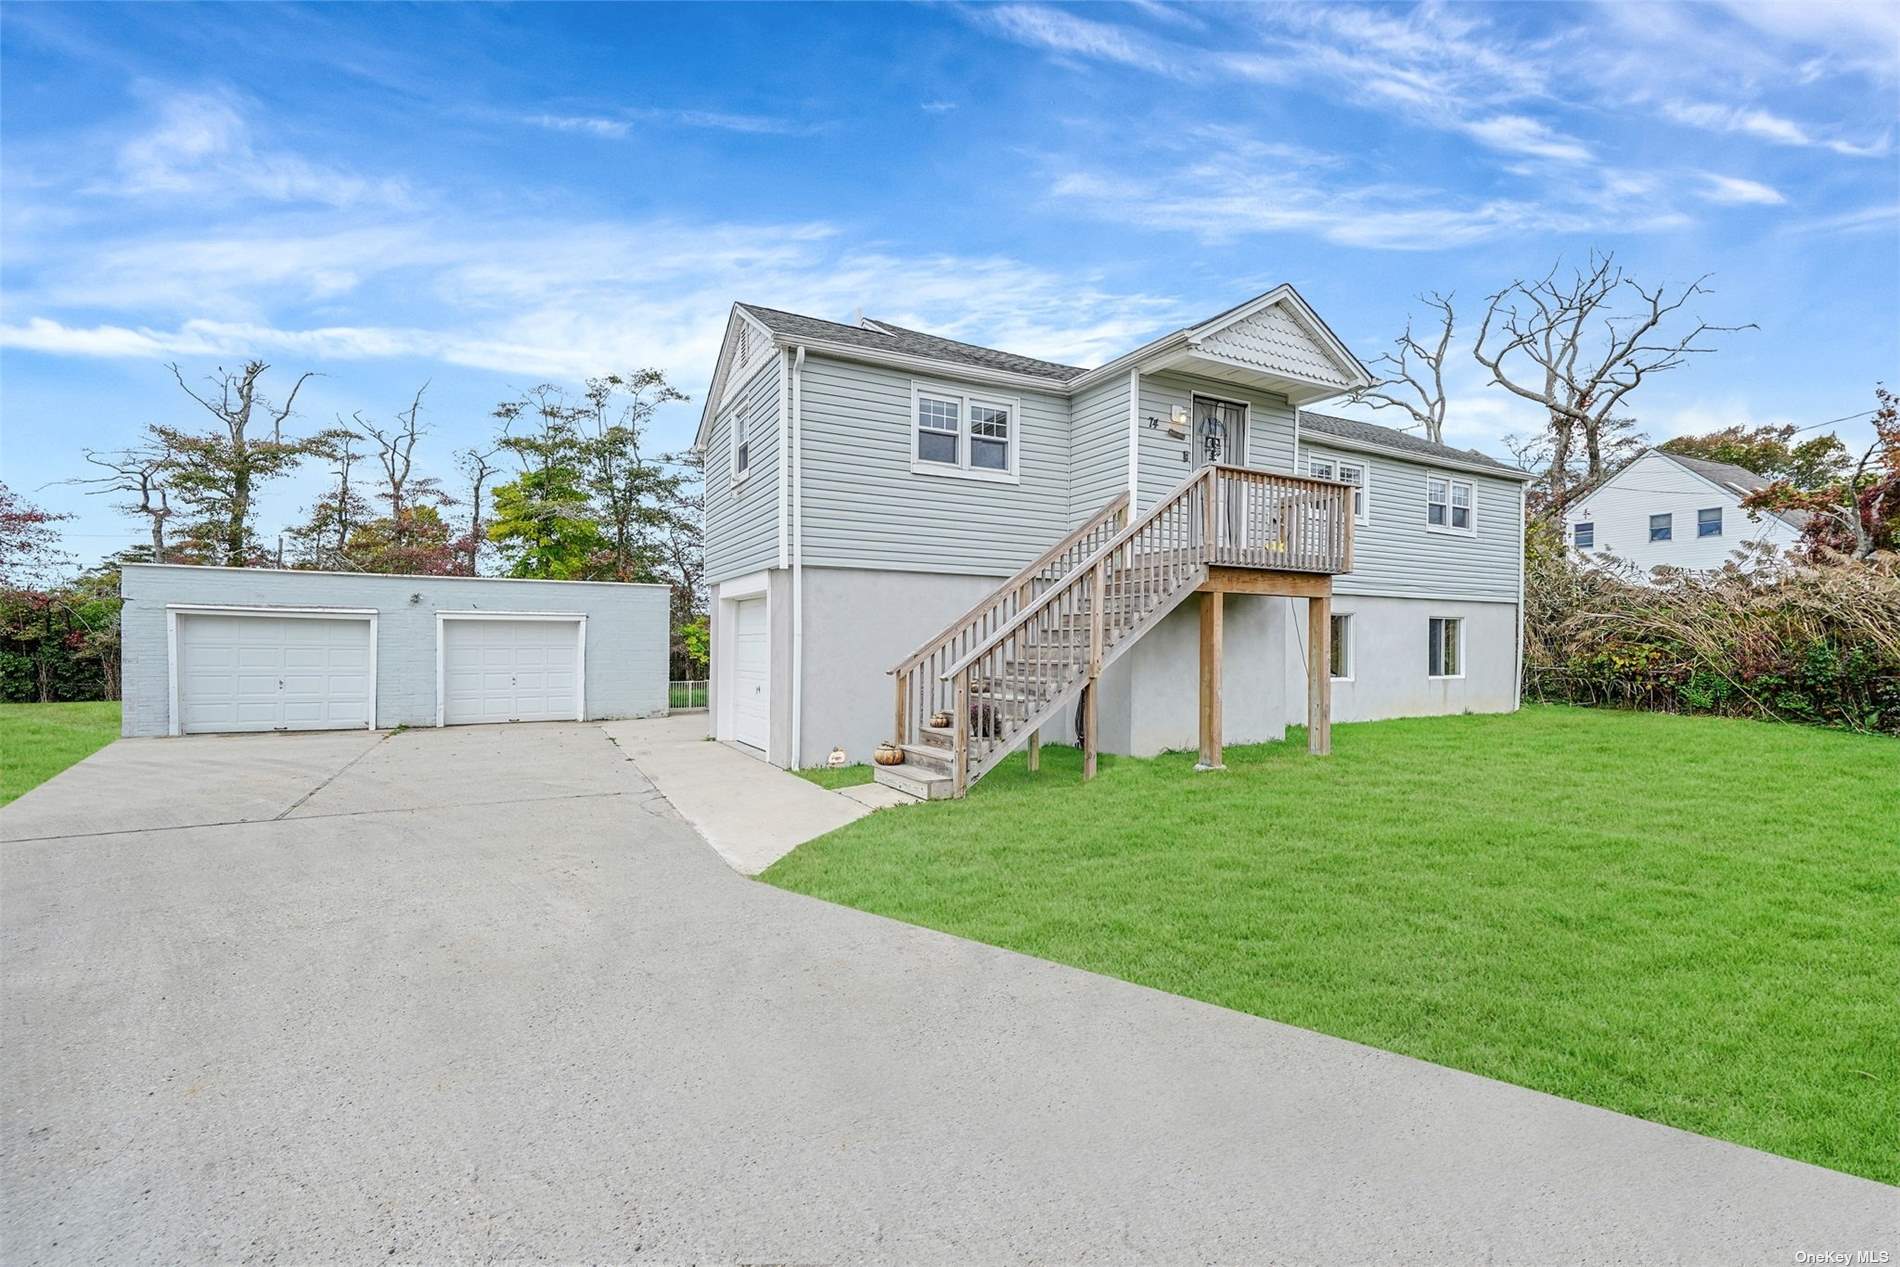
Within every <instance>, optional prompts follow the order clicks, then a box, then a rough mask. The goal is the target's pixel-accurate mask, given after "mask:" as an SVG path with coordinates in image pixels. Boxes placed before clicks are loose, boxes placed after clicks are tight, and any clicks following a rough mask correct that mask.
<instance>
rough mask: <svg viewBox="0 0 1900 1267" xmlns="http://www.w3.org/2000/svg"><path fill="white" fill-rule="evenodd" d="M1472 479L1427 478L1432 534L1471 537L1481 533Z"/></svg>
mask: <svg viewBox="0 0 1900 1267" xmlns="http://www.w3.org/2000/svg"><path fill="white" fill-rule="evenodd" d="M1473 503H1474V498H1473V492H1472V484H1471V481H1470V480H1457V479H1453V478H1451V477H1450V476H1449V475H1427V476H1426V477H1425V527H1426V529H1427V530H1428V531H1431V532H1458V533H1463V534H1464V535H1466V536H1471V535H1473V534H1474V533H1476V532H1477V530H1478V519H1477V515H1476V513H1475V511H1474V510H1473Z"/></svg>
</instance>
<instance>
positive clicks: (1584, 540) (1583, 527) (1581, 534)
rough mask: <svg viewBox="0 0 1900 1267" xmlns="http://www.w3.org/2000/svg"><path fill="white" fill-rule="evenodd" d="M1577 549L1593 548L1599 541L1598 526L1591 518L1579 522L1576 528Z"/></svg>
mask: <svg viewBox="0 0 1900 1267" xmlns="http://www.w3.org/2000/svg"><path fill="white" fill-rule="evenodd" d="M1575 534H1576V538H1577V549H1579V550H1589V549H1593V548H1594V547H1595V546H1596V543H1597V526H1596V525H1595V524H1594V523H1591V522H1590V521H1589V520H1583V521H1581V522H1579V523H1578V524H1577V526H1576V529H1575Z"/></svg>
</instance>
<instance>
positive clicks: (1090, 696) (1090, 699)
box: [1082, 678, 1101, 783]
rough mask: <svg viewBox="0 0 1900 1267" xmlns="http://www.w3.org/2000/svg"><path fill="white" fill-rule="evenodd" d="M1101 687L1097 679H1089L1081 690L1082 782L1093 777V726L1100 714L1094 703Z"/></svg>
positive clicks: (1099, 709)
mask: <svg viewBox="0 0 1900 1267" xmlns="http://www.w3.org/2000/svg"><path fill="white" fill-rule="evenodd" d="M1100 685H1101V681H1100V679H1099V678H1090V679H1089V684H1088V685H1087V686H1086V687H1084V688H1083V689H1082V781H1083V782H1085V783H1086V782H1087V781H1088V780H1090V779H1092V778H1094V777H1095V726H1096V718H1097V715H1098V714H1099V713H1100V712H1101V708H1100V706H1099V705H1098V704H1097V703H1096V699H1095V697H1096V695H1098V694H1099V692H1098V691H1097V690H1096V687H1098V686H1100Z"/></svg>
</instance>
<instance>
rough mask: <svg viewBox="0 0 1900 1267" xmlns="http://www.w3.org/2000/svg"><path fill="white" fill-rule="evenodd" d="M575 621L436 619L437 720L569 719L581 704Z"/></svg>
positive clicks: (451, 723) (463, 722)
mask: <svg viewBox="0 0 1900 1267" xmlns="http://www.w3.org/2000/svg"><path fill="white" fill-rule="evenodd" d="M580 638H581V622H580V621H578V620H508V619H502V618H493V619H481V620H445V621H443V622H442V722H443V724H444V725H448V726H468V725H474V724H477V723H481V722H504V721H574V720H575V719H576V718H578V717H579V716H580V712H581V695H580V689H581V665H580V645H581V642H580Z"/></svg>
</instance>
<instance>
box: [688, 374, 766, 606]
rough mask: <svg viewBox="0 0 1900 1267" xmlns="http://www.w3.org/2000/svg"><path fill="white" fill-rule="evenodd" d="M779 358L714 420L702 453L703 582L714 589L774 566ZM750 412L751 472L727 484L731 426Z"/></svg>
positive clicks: (727, 403)
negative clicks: (745, 411) (738, 415)
mask: <svg viewBox="0 0 1900 1267" xmlns="http://www.w3.org/2000/svg"><path fill="white" fill-rule="evenodd" d="M779 377H780V375H779V358H777V357H772V358H771V359H770V360H769V361H768V363H767V364H766V366H765V368H763V369H761V370H759V371H758V372H757V373H755V374H754V375H753V376H752V378H751V379H749V380H747V382H746V383H745V384H744V386H743V387H742V388H741V389H740V390H739V392H738V393H737V394H736V395H735V396H734V397H733V398H732V399H731V400H729V401H727V402H726V403H725V404H724V405H722V406H721V407H720V409H719V412H718V414H717V415H716V416H715V417H714V419H713V426H712V439H711V443H710V444H709V445H708V447H707V449H706V580H707V583H708V584H717V583H718V582H719V581H722V580H725V579H727V578H729V577H734V576H744V575H746V574H747V573H749V572H757V571H759V570H760V569H761V568H769V567H772V566H775V565H776V564H777V563H778V526H779V490H778V483H779V476H778V462H779V428H780V426H781V425H782V424H781V419H780V409H779ZM741 407H743V408H746V409H749V410H750V411H751V429H750V433H749V439H750V446H751V452H750V472H749V473H748V474H747V476H746V478H745V479H744V480H742V481H741V482H740V483H738V484H736V485H735V484H734V483H733V482H732V421H733V416H734V415H735V414H736V413H737V412H738V410H739V409H740V408H741Z"/></svg>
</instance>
